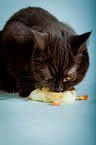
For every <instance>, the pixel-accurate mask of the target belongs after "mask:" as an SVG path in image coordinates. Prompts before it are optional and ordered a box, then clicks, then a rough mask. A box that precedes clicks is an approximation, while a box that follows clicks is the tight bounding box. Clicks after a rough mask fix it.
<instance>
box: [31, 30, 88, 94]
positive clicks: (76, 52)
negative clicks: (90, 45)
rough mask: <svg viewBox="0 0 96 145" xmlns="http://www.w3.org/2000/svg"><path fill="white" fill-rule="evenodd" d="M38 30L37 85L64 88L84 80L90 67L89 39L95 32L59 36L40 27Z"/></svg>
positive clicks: (34, 59) (33, 67) (33, 62)
mask: <svg viewBox="0 0 96 145" xmlns="http://www.w3.org/2000/svg"><path fill="white" fill-rule="evenodd" d="M34 34H35V37H36V41H37V42H36V45H34V46H35V49H34V51H33V55H32V60H31V70H32V75H33V76H34V80H35V82H34V83H35V87H36V88H37V87H39V88H42V87H43V86H45V87H49V88H50V89H51V90H53V91H58V92H60V91H66V90H71V89H72V88H73V87H74V86H75V85H77V84H78V83H80V82H81V81H82V80H83V78H84V76H85V74H86V72H87V70H88V67H89V56H88V52H87V46H86V42H87V39H88V38H89V36H90V34H91V32H88V33H84V34H82V35H71V36H68V35H66V34H65V35H64V34H63V36H62V35H61V36H59V37H58V36H54V37H53V36H50V35H48V34H46V33H38V32H36V31H34Z"/></svg>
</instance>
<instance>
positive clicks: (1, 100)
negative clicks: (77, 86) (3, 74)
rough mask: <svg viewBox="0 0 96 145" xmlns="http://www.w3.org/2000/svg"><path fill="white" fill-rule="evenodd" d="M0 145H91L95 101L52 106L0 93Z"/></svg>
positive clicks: (95, 123) (95, 120) (95, 121)
mask: <svg viewBox="0 0 96 145" xmlns="http://www.w3.org/2000/svg"><path fill="white" fill-rule="evenodd" d="M0 144H1V145H77V144H78V145H81V144H82V145H95V144H96V100H95V99H90V98H89V100H84V101H79V100H78V101H75V102H74V103H71V104H66V103H65V104H62V105H61V106H53V105H52V104H50V103H43V102H36V101H31V100H28V99H26V98H21V97H19V95H18V94H17V93H15V94H8V93H4V92H3V91H0Z"/></svg>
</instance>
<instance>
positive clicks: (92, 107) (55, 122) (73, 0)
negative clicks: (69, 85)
mask: <svg viewBox="0 0 96 145" xmlns="http://www.w3.org/2000/svg"><path fill="white" fill-rule="evenodd" d="M27 6H39V7H42V8H44V9H46V10H48V11H49V12H50V13H52V14H53V15H54V16H56V17H57V18H58V19H59V20H60V21H63V22H66V23H68V24H69V25H70V26H72V27H73V28H74V29H75V30H76V32H77V33H78V34H81V33H85V32H88V31H92V30H93V32H92V34H91V37H90V39H89V42H88V51H89V55H90V67H89V70H88V72H87V75H86V77H85V79H84V80H83V81H82V83H80V84H79V85H78V86H76V90H77V95H84V94H89V96H90V97H89V101H88V100H87V101H75V103H72V104H62V105H61V106H60V107H58V106H57V107H55V106H52V104H48V103H41V102H35V101H30V100H27V99H26V98H20V97H19V96H18V94H7V93H4V92H3V91H0V144H1V145H96V56H95V55H96V48H95V47H96V0H0V30H2V29H3V27H4V25H5V23H6V21H7V20H8V19H9V18H10V17H11V16H12V15H13V13H15V12H17V11H18V10H19V9H21V8H25V7H27Z"/></svg>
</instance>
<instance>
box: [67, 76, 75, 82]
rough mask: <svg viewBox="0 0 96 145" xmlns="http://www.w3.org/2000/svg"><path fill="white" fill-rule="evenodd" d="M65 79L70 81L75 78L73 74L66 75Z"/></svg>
mask: <svg viewBox="0 0 96 145" xmlns="http://www.w3.org/2000/svg"><path fill="white" fill-rule="evenodd" d="M66 79H67V80H68V81H72V80H74V79H75V77H74V76H68V77H66Z"/></svg>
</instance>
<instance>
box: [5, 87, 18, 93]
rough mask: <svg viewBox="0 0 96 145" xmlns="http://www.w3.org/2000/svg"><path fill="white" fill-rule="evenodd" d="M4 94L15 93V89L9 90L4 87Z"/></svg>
mask: <svg viewBox="0 0 96 145" xmlns="http://www.w3.org/2000/svg"><path fill="white" fill-rule="evenodd" d="M3 91H4V93H16V92H17V89H16V88H11V87H10V88H9V87H4V88H3Z"/></svg>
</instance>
